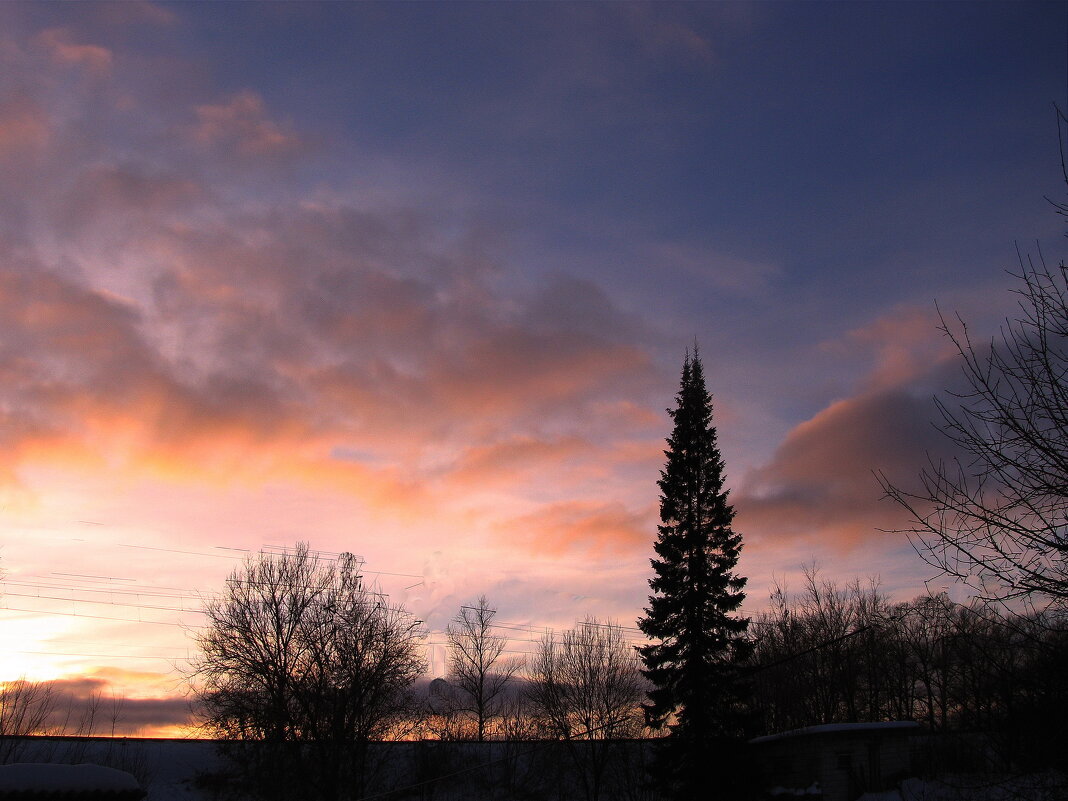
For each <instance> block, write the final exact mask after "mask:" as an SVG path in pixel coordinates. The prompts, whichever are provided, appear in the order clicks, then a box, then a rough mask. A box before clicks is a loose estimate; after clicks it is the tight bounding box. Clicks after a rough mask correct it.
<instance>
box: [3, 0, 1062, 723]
mask: <svg viewBox="0 0 1068 801" xmlns="http://www.w3.org/2000/svg"><path fill="white" fill-rule="evenodd" d="M1065 29H1066V17H1065V11H1064V7H1063V5H1062V4H1053V3H1050V4H1044V3H1027V4H1018V3H983V4H972V3H945V4H940V3H922V4H921V3H909V4H900V3H892V4H882V3H856V4H844V3H828V4H823V3H707V4H706V3H681V4H675V3H659V2H658V3H597V4H590V3H568V2H561V3H523V2H520V3H507V4H497V3H478V2H473V3H448V2H446V3H433V4H430V3H427V4H416V3H352V4H339V3H329V4H319V3H262V4H260V3H257V4H250V3H227V4H204V3H158V4H153V3H147V2H122V3H117V2H116V3H99V2H87V3H80V4H39V3H18V2H13V3H5V4H2V5H0V526H2V537H0V545H2V548H0V568H2V569H3V571H4V572H5V575H6V580H5V581H4V584H3V596H2V601H0V606H2V608H0V631H2V633H3V640H4V642H5V643H6V644H7V645H6V647H5V649H4V651H3V653H0V680H2V679H10V678H14V677H17V676H19V675H23V674H25V675H27V676H30V677H35V678H41V679H49V680H56V681H57V682H60V683H61V684H62V686H63V687H64V688H66V690H65V691H69V692H70V693H73V694H76V695H77V694H79V693H81V694H83V695H84V694H85V693H88V692H89V691H91V690H92V689H97V690H100V689H103V690H105V691H107V692H112V693H114V694H116V695H122V696H125V697H126V698H127V703H128V704H129V705H130V713H129V714H130V719H131V721H132V722H131V724H130V730H131V731H132V730H135V729H136V730H140V731H146V732H155V733H163V732H167V731H173V729H170V728H168V726H171V725H176V724H177V723H179V722H180V721H182V720H183V719H184V717H183V716H184V715H185V705H184V701H182V699H181V698H180V694H181V692H182V689H183V685H182V680H181V669H182V667H183V664H184V662H185V660H186V659H187V658H188V657H189V656H190V653H189V649H190V647H191V646H190V639H189V632H190V630H191V629H193V628H194V627H195V626H197V625H200V624H201V623H202V622H203V619H202V616H201V615H200V614H199V613H198V610H199V609H200V605H201V603H202V601H203V600H204V599H205V598H206V597H209V596H211V595H212V594H214V593H217V592H219V591H220V590H221V589H222V588H223V587H224V582H225V579H226V575H227V573H228V572H229V571H230V570H231V569H232V568H233V567H234V566H236V565H238V564H240V560H241V559H242V558H244V556H245V554H246V553H248V552H255V551H257V550H259V549H261V548H264V547H267V548H269V549H274V550H275V551H277V550H278V549H280V548H285V547H292V546H293V545H294V543H296V542H297V541H302V540H306V541H309V542H310V543H311V546H312V547H313V548H315V549H318V550H321V551H323V552H324V553H328V554H337V553H341V552H352V553H355V554H359V555H360V557H361V558H362V559H363V560H364V564H365V569H366V570H367V571H368V578H369V580H373V581H376V582H377V584H378V586H379V588H380V590H381V591H382V592H384V593H387V594H388V595H389V597H390V599H391V600H392V601H393V602H396V603H400V604H404V605H405V606H406V607H407V608H408V609H410V610H411V611H412V613H413V614H414V615H416V616H417V617H418V618H419V619H420V620H424V621H426V626H427V628H428V631H429V632H431V635H430V639H429V645H430V647H431V657H432V659H431V661H432V664H433V665H434V668H433V670H434V671H436V672H437V674H440V672H441V671H442V670H443V669H444V667H443V666H444V652H443V650H442V648H443V645H442V643H443V642H444V640H443V639H442V637H441V634H440V633H441V632H442V631H443V630H444V627H445V625H446V624H447V623H448V621H449V620H450V619H451V617H452V616H453V615H454V614H455V613H456V611H457V610H458V608H459V607H460V605H461V604H465V603H471V602H472V601H474V599H476V598H477V597H478V596H480V595H483V594H484V595H485V596H486V597H487V598H488V600H489V603H490V604H491V605H492V606H493V608H494V609H497V610H499V612H500V618H501V620H502V621H505V623H506V624H507V625H509V626H513V627H515V628H514V633H515V634H516V637H515V641H514V642H513V643H512V645H511V646H510V648H511V649H512V650H515V651H523V650H525V649H528V648H529V642H530V641H531V640H533V639H536V638H537V636H540V632H542V631H544V630H545V629H546V628H547V627H551V628H555V629H557V630H560V629H563V628H569V627H572V626H574V625H575V623H576V621H580V620H583V619H584V618H585V617H586V616H588V615H589V616H594V617H597V618H599V619H608V618H611V619H613V620H615V621H617V622H619V623H621V624H623V625H625V626H633V624H634V621H635V620H636V619H637V617H638V616H639V615H640V614H641V610H642V607H643V606H644V604H645V603H646V598H647V595H648V585H647V581H648V578H649V573H650V568H649V559H650V557H651V556H652V543H653V541H654V538H655V535H656V522H657V509H658V497H657V486H656V481H657V479H658V478H659V471H660V469H661V468H662V466H663V460H664V453H663V451H664V447H665V443H664V438H665V437H666V436H667V435H668V433H669V432H670V419H669V417H668V416H667V415H666V414H665V412H664V410H665V409H666V408H668V407H669V406H670V405H671V402H672V398H673V396H674V393H675V391H676V389H677V386H678V375H679V370H680V368H681V365H682V361H683V358H684V355H685V353H686V350H687V348H692V347H693V344H694V342H695V341H696V342H697V343H699V346H700V351H701V355H702V360H703V363H704V366H705V371H706V378H707V382H708V387H709V390H710V391H711V392H712V393H713V404H714V409H715V412H714V420H713V422H714V424H715V425H716V426H717V428H718V434H719V442H720V445H721V449H722V453H723V457H724V460H725V463H726V483H727V486H728V487H730V490H731V494H730V501H731V502H732V503H733V504H734V506H735V509H736V512H737V515H736V518H735V521H734V527H735V529H736V530H737V531H738V532H739V533H741V534H742V536H743V541H744V547H743V551H742V556H741V561H740V563H739V572H740V573H741V574H742V575H746V576H748V577H749V584H748V588H747V590H748V593H749V597H748V599H747V601H746V608H747V609H749V610H759V609H760V608H761V607H762V606H763V604H764V603H765V601H766V596H767V591H768V588H769V587H770V585H771V584H772V582H773V580H774V578H776V577H777V578H783V577H786V578H787V579H789V578H790V577H794V576H797V575H798V571H799V569H800V566H801V565H802V563H806V562H812V561H818V562H819V563H820V564H821V565H822V566H823V569H824V572H825V573H826V574H828V575H830V576H834V577H838V578H840V579H843V580H848V579H849V578H851V577H853V576H854V575H861V576H868V575H872V574H877V575H878V576H879V577H880V579H881V582H882V587H883V589H884V590H885V591H886V592H887V593H889V594H891V595H892V596H894V597H896V598H900V599H906V598H910V597H912V596H914V595H916V594H918V593H919V592H921V591H923V590H924V588H925V584H924V582H925V580H927V579H929V578H931V575H930V572H929V569H928V568H926V567H925V566H924V565H923V564H922V563H921V562H920V561H919V559H918V558H916V557H915V555H914V554H913V553H912V551H911V549H910V547H909V546H908V544H907V543H906V542H905V541H904V540H902V539H901V538H900V537H895V536H894V535H890V534H886V533H884V531H885V530H888V529H893V528H895V526H897V525H899V524H900V523H901V520H900V517H899V512H898V511H897V510H896V509H895V508H894V507H893V506H892V505H888V504H887V502H886V501H884V500H882V499H881V497H880V496H881V490H880V489H879V485H878V483H877V482H876V481H875V479H874V475H873V471H884V472H885V473H886V474H887V475H888V476H890V477H891V478H892V479H894V480H897V481H901V482H905V483H907V482H908V481H909V480H910V477H914V476H915V475H916V473H917V471H918V470H919V468H920V467H921V466H922V464H923V463H924V461H925V460H926V459H927V458H928V456H929V455H930V456H931V457H934V458H937V457H938V456H940V455H945V454H946V453H947V451H946V446H945V444H944V442H943V441H942V440H941V439H940V437H939V434H938V432H937V431H936V430H935V428H934V427H933V426H932V425H931V421H932V420H933V419H934V415H935V407H934V405H933V403H932V396H933V395H935V394H936V393H938V392H941V391H942V390H944V389H946V388H952V387H954V386H958V385H959V380H960V378H959V367H958V365H957V363H956V361H955V359H954V354H953V351H952V347H951V344H950V343H949V342H948V341H947V340H946V338H945V337H944V336H942V335H941V334H940V333H939V332H938V330H937V325H938V316H937V310H936V305H935V304H936V302H937V304H938V308H941V309H942V310H943V311H944V312H946V313H947V314H948V315H950V319H952V315H953V314H954V313H956V312H959V313H960V314H961V315H962V317H963V318H964V319H965V320H967V321H968V323H969V326H970V329H969V330H970V331H971V332H973V333H974V335H975V337H976V338H977V340H979V341H983V340H985V339H986V338H988V337H989V336H990V335H991V334H992V333H994V332H995V331H996V330H997V327H998V325H999V324H1000V322H1001V321H1002V320H1003V319H1004V317H1005V316H1007V315H1011V314H1012V313H1013V310H1014V309H1015V308H1016V307H1015V299H1014V297H1013V295H1012V294H1010V292H1009V290H1010V289H1011V287H1012V285H1013V281H1012V278H1011V276H1010V275H1009V274H1008V272H1007V271H1010V270H1013V269H1014V268H1015V267H1016V265H1017V247H1019V249H1020V251H1021V252H1023V253H1024V254H1025V257H1026V256H1027V254H1030V255H1032V256H1033V257H1035V258H1037V257H1038V256H1039V254H1040V253H1041V254H1044V256H1045V258H1046V260H1047V262H1049V263H1051V264H1056V263H1058V262H1059V261H1060V259H1061V258H1062V256H1063V251H1064V248H1063V239H1062V237H1063V220H1061V219H1059V218H1058V216H1057V215H1056V214H1055V213H1054V211H1053V209H1052V207H1051V206H1050V204H1049V202H1048V201H1047V199H1046V198H1047V197H1048V198H1052V199H1062V198H1063V196H1064V194H1063V193H1064V192H1065V186H1064V181H1063V180H1062V176H1061V172H1060V170H1061V167H1060V154H1059V150H1058V139H1057V137H1058V133H1057V126H1056V120H1055V115H1054V103H1059V104H1061V106H1062V107H1063V106H1064V105H1065V104H1066V103H1068V97H1066V89H1065V86H1066V79H1068V76H1066V66H1065V64H1066V49H1068V47H1066V42H1065V34H1064V31H1065ZM1017 243H1018V244H1017ZM944 583H945V582H944V581H941V580H936V581H934V582H932V583H931V584H930V587H931V588H932V589H934V590H938V589H940V588H941V586H942V585H943V584H944ZM953 591H954V592H956V590H953ZM503 630H504V629H502V631H503ZM509 631H513V630H512V629H509ZM628 636H629V634H628ZM635 636H637V635H635ZM57 686H59V685H57Z"/></svg>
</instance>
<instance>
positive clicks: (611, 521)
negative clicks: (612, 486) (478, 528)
mask: <svg viewBox="0 0 1068 801" xmlns="http://www.w3.org/2000/svg"><path fill="white" fill-rule="evenodd" d="M498 530H499V535H498V536H500V537H502V538H507V540H508V541H509V542H510V543H512V544H515V545H522V546H523V547H525V548H526V549H527V550H530V551H532V552H536V553H548V554H551V555H556V556H559V555H562V554H567V553H570V554H582V553H593V554H599V555H602V556H604V555H610V554H621V553H633V552H634V551H636V550H639V549H641V548H647V547H651V543H652V540H653V537H654V536H655V532H656V524H655V522H654V517H653V513H652V510H645V511H633V510H630V509H628V508H626V507H625V506H624V505H623V504H622V503H619V502H604V501H598V500H582V501H564V502H560V503H553V504H545V505H543V506H542V507H540V508H539V509H537V510H536V511H533V512H530V513H529V514H525V515H521V516H519V517H515V518H512V519H510V520H508V521H506V522H504V523H502V524H501V525H500V526H499V527H498Z"/></svg>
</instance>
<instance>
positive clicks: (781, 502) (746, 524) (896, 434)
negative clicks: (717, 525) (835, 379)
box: [733, 370, 947, 548]
mask: <svg viewBox="0 0 1068 801" xmlns="http://www.w3.org/2000/svg"><path fill="white" fill-rule="evenodd" d="M942 372H944V370H943V371H935V373H934V374H932V375H929V376H927V378H928V379H931V378H932V377H933V376H934V375H939V374H941V373H942ZM934 412H935V410H934V405H933V403H932V402H931V400H930V396H929V395H926V396H925V395H922V394H917V393H915V392H910V391H909V390H908V389H906V388H895V389H891V390H884V391H879V392H871V393H866V394H862V395H858V396H856V397H853V398H848V399H846V400H841V401H837V402H835V403H833V404H831V405H830V406H828V407H827V408H826V409H824V410H823V411H821V412H820V413H819V414H817V415H816V416H815V417H813V418H811V419H810V420H807V421H805V422H803V423H801V424H800V425H798V426H796V427H795V428H794V429H793V430H792V431H791V432H790V433H789V434H788V435H787V436H786V438H785V440H784V441H783V443H782V445H780V446H779V448H778V449H777V450H776V452H775V455H774V456H773V458H772V460H771V461H770V462H769V463H768V464H767V465H766V466H764V467H762V468H760V469H758V470H754V471H752V472H751V473H750V474H749V475H747V476H745V478H744V480H743V482H742V486H741V488H740V490H739V492H738V493H737V495H736V496H734V497H733V500H734V503H735V507H736V509H737V512H738V525H739V527H740V528H741V529H742V530H745V531H747V532H754V533H755V534H757V536H759V537H762V538H772V539H777V538H784V537H786V538H803V539H809V540H812V541H820V542H823V543H826V544H829V545H833V546H835V547H838V548H848V547H852V546H854V545H856V544H858V543H860V542H862V541H864V540H867V539H870V538H872V537H880V536H886V535H884V534H882V533H881V531H880V529H892V528H894V527H895V525H896V523H897V522H899V518H900V515H901V512H900V511H899V510H898V509H897V508H896V507H894V506H893V504H890V503H888V502H887V501H885V500H884V499H883V497H882V495H883V493H882V490H881V488H880V486H879V484H878V482H877V481H876V478H875V473H876V471H881V472H885V473H886V474H888V475H889V476H891V477H897V478H902V477H904V478H905V479H908V478H911V477H914V476H915V474H916V472H917V471H918V470H919V468H920V467H921V466H922V465H921V463H920V460H922V459H923V458H924V454H925V453H930V454H939V453H940V452H941V453H945V452H946V450H947V441H946V440H945V438H944V437H942V436H941V434H940V433H939V432H938V431H937V430H936V429H935V427H934V426H933V425H932V424H931V419H932V415H933V414H934Z"/></svg>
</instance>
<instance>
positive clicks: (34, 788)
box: [0, 762, 141, 793]
mask: <svg viewBox="0 0 1068 801" xmlns="http://www.w3.org/2000/svg"><path fill="white" fill-rule="evenodd" d="M139 789H141V786H140V785H139V784H138V783H137V779H135V778H134V777H133V775H132V774H129V773H127V772H126V771H122V770H116V769H115V768H106V767H104V766H103V765H53V764H50V763H46V762H22V763H16V764H14V765H0V792H5V793H27V792H38V793H61V792H68V791H71V790H87V791H93V792H96V791H103V792H109V793H110V792H122V791H127V790H132V791H135V792H136V791H137V790H139Z"/></svg>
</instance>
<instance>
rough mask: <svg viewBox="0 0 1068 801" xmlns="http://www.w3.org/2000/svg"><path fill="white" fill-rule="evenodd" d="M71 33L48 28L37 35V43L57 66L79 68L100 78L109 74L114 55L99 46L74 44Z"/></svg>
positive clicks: (66, 30)
mask: <svg viewBox="0 0 1068 801" xmlns="http://www.w3.org/2000/svg"><path fill="white" fill-rule="evenodd" d="M72 35H73V34H72V33H71V31H69V30H68V29H66V28H48V29H47V30H44V31H41V33H39V34H38V35H37V41H38V42H39V43H40V44H41V45H42V46H44V48H45V49H46V50H47V51H48V54H49V56H50V57H51V58H52V61H53V62H55V63H57V64H63V65H68V66H74V67H80V68H82V69H84V70H86V71H87V72H89V73H90V74H92V75H94V76H97V77H100V76H104V75H107V74H108V73H110V72H111V65H112V61H113V60H114V55H113V54H112V52H111V50H109V49H108V48H106V47H101V46H100V45H93V44H76V43H74V42H72V41H71V38H72Z"/></svg>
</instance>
